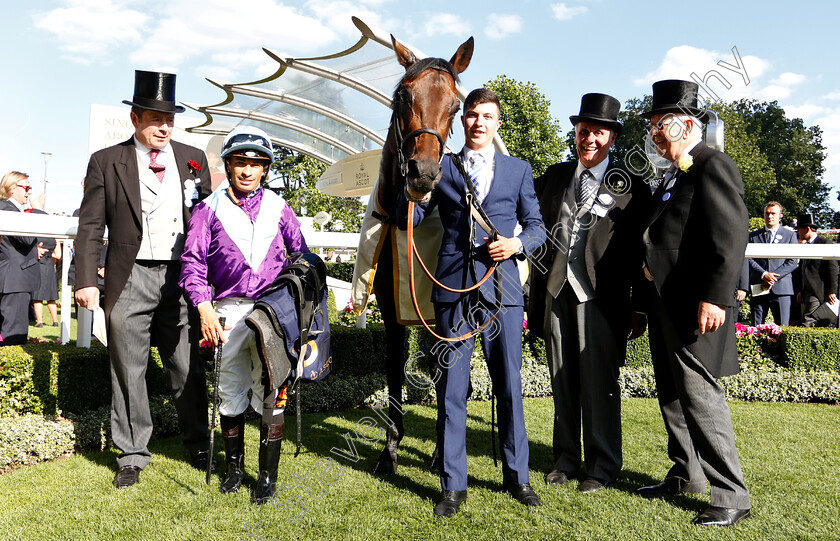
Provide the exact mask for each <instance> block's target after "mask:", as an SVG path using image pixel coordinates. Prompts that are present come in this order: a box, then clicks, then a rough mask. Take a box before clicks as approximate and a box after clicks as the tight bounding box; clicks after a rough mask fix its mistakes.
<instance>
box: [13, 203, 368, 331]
mask: <svg viewBox="0 0 840 541" xmlns="http://www.w3.org/2000/svg"><path fill="white" fill-rule="evenodd" d="M78 228H79V219H78V218H72V217H67V216H51V215H48V214H28V213H23V212H4V211H0V236H2V235H12V236H14V235H18V236H26V237H41V238H53V239H58V240H64V241H73V240H75V238H76V232H77V230H78ZM303 234H304V237H305V238H306V244H307V245H308V246H309V247H310V248H353V249H355V248H356V247H357V246H358V245H359V234H358V233H331V232H326V233H321V232H316V231H304V232H303ZM70 244H71V242H64V247H63V250H62V255H61V257H62V261H63V264H62V265H61V299H60V300H61V316H60V317H59V320H60V323H59V326H60V329H61V343H62V344H66V343H67V342H69V341H70V313H71V311H72V309H71V306H72V301H71V294H72V291H71V288H70V287H69V286H68V284H67V279H68V272H69V270H70V260H71V259H72V251H71V247H70ZM77 315H78V321H77V325H76V345H77V346H79V347H89V346H90V328H91V321H92V319H91V312H90V311H88V310H85V309H84V308H79V310H78V312H77ZM65 316H66V317H65Z"/></svg>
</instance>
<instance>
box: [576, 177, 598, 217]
mask: <svg viewBox="0 0 840 541" xmlns="http://www.w3.org/2000/svg"><path fill="white" fill-rule="evenodd" d="M590 178H592V173H590V172H589V169H584V170H583V172H582V173H581V174H580V179H578V185H577V190H576V192H575V202H576V203H577V208H578V209H581V208H583V206H584V205H585V204H586V202H587V201H589V197H590V196H591V195H592V193H593V192H594V191H595V189H596V187H595V183H594V182H589V179H590Z"/></svg>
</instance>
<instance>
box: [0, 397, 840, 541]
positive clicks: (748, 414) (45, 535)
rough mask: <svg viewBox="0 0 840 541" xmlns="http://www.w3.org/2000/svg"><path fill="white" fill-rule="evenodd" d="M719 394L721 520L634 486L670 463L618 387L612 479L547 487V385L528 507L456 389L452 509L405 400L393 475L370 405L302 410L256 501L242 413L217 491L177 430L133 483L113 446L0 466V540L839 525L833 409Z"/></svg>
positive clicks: (534, 425)
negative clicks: (741, 500) (0, 470)
mask: <svg viewBox="0 0 840 541" xmlns="http://www.w3.org/2000/svg"><path fill="white" fill-rule="evenodd" d="M731 408H732V412H733V417H734V422H735V429H736V437H737V443H738V448H739V450H740V455H741V461H742V463H743V467H744V471H745V474H746V480H747V485H748V486H749V488H750V490H751V492H752V501H753V511H754V512H753V518H751V519H750V520H748V521H746V522H743V523H741V524H739V525H738V526H737V527H735V528H729V529H715V528H699V527H697V526H693V525H692V524H691V519H692V518H693V517H694V516H695V515H696V514H697V513H699V512H700V511H702V510H703V509H704V508H705V507H706V506H707V505H708V495H703V496H680V497H675V498H670V499H665V500H645V499H643V498H640V497H638V496H636V495H635V494H634V491H635V489H636V488H638V487H640V486H643V485H647V484H652V483H655V482H658V481H659V480H660V479H661V478H662V477H663V475H664V474H665V472H666V470H667V468H668V466H669V464H668V460H667V457H666V452H665V431H664V428H663V425H662V420H661V418H660V416H659V410H658V407H657V403H656V401H655V400H648V399H630V400H625V401H624V402H623V417H624V455H625V459H624V469H623V471H622V475H621V478H620V480H619V482H618V483H617V484H616V485H615V487H614V488H612V489H610V490H607V491H602V492H600V493H597V494H580V493H578V492H577V491H576V490H575V486H576V483H574V482H573V483H570V484H569V485H567V486H565V487H559V488H557V487H548V486H546V485H545V484H544V483H543V482H542V477H543V475H544V474H545V472H546V471H548V470H549V469H550V467H551V463H552V459H551V456H552V452H551V417H552V413H553V405H552V402H551V399H550V398H548V399H528V400H526V403H525V413H526V421H527V423H528V433H529V436H530V441H531V467H532V468H533V469H532V471H531V478H532V484H533V485H534V487H535V489H536V491H537V493H538V494H539V495H540V497H541V498H542V503H543V505H542V507H540V508H536V509H533V508H525V507H523V506H521V505H519V504H518V503H516V502H515V501H514V500H513V499H512V498H510V497H509V496H508V495H507V494H506V493H503V492H502V491H501V467H499V468H495V467H494V466H493V460H492V455H491V451H490V433H489V430H490V412H489V403H470V406H469V414H470V416H469V421H468V422H469V425H468V445H469V449H468V453H469V471H470V489H469V490H470V492H469V499H468V500H467V502H466V503H465V504H464V505H463V506H462V512H461V513H459V514H457V515H456V516H455V517H452V518H450V519H448V520H439V519H435V518H434V517H433V514H432V508H433V506H434V502H435V500H436V499H437V497H438V494H439V487H440V485H439V481H438V478H437V476H436V475H434V474H432V473H431V472H430V471H429V470H428V469H427V467H426V465H427V462H428V457H429V455H430V453H431V451H432V449H433V447H434V425H435V409H434V407H431V406H413V407H408V408H407V413H406V425H407V435H406V437H405V439H404V440H403V443H402V447H401V455H400V458H401V463H400V468H399V472H398V475H396V476H394V477H392V478H388V479H378V478H375V477H372V476H371V475H370V474H369V473H368V472H369V471H370V470H371V468H372V466H373V463H374V461H375V460H376V457H377V456H378V454H379V452H380V449H381V443H380V442H379V441H375V442H372V443H371V442H370V441H366V440H365V439H364V438H368V439H369V440H374V439H375V438H376V436H378V435H379V434H378V433H377V429H378V428H381V427H382V426H384V425H383V422H382V421H381V419H380V418H379V417H378V416H377V415H376V414H375V413H374V412H372V411H371V410H350V411H344V412H340V413H335V414H311V415H304V417H303V441H304V448H303V450H302V452H301V454H300V456H298V457H297V458H294V456H293V454H294V445H293V442H285V443H286V445H285V446H284V452H283V455H282V457H281V460H280V469H281V470H280V480H281V481H280V484H282V483H287V486H285V487H283V489H282V491H281V492H279V493H278V496H277V497H276V498H275V501H274V502H272V503H271V504H267V505H265V506H262V507H260V508H258V507H256V506H253V505H251V504H250V502H249V490H248V488H250V487H251V486H253V484H254V470H255V469H256V466H257V447H258V443H257V439H258V430H257V427H256V426H255V425H254V424H249V425H248V429H247V432H246V470H247V476H246V486H244V487H243V489H242V490H240V492H239V493H237V494H234V495H222V494H220V493H219V492H218V485H219V477H218V476H217V475H214V476H213V478H212V481H211V486H209V487H208V486H206V485H205V484H204V475H203V474H202V473H200V472H198V471H195V470H193V469H191V468H190V467H189V466H188V464H187V463H186V462H185V460H186V458H187V457H186V451H185V450H183V448H182V447H181V445H180V443H179V440H178V439H177V438H170V439H166V440H162V441H157V442H154V443H153V445H152V446H151V451H152V453H153V459H152V463H151V464H150V465H149V466H148V467H147V468H146V469H145V470H144V471H143V474H142V475H141V481H140V483H139V484H138V485H136V486H134V487H131V488H128V489H125V490H120V491H117V490H116V489H114V488H113V487H112V486H111V480H112V478H113V476H114V472H115V456H116V451H113V450H111V451H106V452H99V453H85V454H81V455H76V456H73V457H71V458H69V459H66V460H58V461H54V462H51V463H45V464H39V465H36V466H32V467H27V468H22V469H19V470H16V471H13V472H11V473H8V474H5V475H0V539H15V540H18V539H44V540H50V541H54V540H63V539H68V540H70V539H72V540H79V539H84V540H93V539H103V540H117V539H119V540H123V539H130V540H134V539H149V540H156V539H167V540H169V539H172V540H181V539H190V540H216V539H224V540H231V541H235V540H241V539H265V540H270V539H277V540H283V539H342V540H351V539H363V540H366V541H373V540H379V539H412V540H423V541H425V540H430V539H441V540H454V539H471V540H473V539H506V540H518V539H627V540H629V539H754V540H768V539H774V540H775V539H820V540H822V539H840V445H838V434H840V408H838V407H836V406H827V405H815V404H772V403H733V404H731ZM293 425H294V421H293V420H291V422H290V423H289V425H288V426H287V430H286V433H287V436H289V437H290V438H291V439H293V438H294V432H295V431H294V427H293ZM217 435H218V433H217ZM219 439H220V438H217V446H218V447H217V448H218V449H220V448H221V442H220V441H219ZM354 448H355V452H354ZM325 457H329V458H331V459H333V460H334V462H331V461H329V460H327V458H325ZM319 461H320V462H319ZM222 469H223V468H222ZM246 487H248V488H246Z"/></svg>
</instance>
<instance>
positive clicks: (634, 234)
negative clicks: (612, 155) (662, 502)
mask: <svg viewBox="0 0 840 541" xmlns="http://www.w3.org/2000/svg"><path fill="white" fill-rule="evenodd" d="M620 107H621V104H620V103H619V101H618V100H617V99H615V98H613V97H611V96H607V95H605V94H586V95H584V96H583V98H582V99H581V105H580V114H578V115H576V116H572V117H570V120H571V121H572V124H573V125H574V128H575V150H576V151H577V155H578V159H577V160H576V161H570V162H564V163H558V164H555V165H552V166H551V167H549V168H548V169H547V170H546V172H545V174H543V175H542V176H541V177H540V178H538V179H537V180H536V182H535V188H536V192H537V198H538V199H539V202H540V212H541V214H542V216H543V221H544V222H545V226H546V229H547V230H548V235H547V237H548V238H549V242H546V244H545V245H544V249H543V251H542V254H541V257H540V258H539V259H538V260H536V261H535V262H534V264H533V265H532V269H533V274H532V281H531V288H530V296H529V304H528V327H529V329H531V331H532V332H534V333H536V334H538V335H542V336H543V337H544V338H545V341H546V351H547V354H548V361H549V368H550V370H551V385H552V390H553V394H554V466H553V469H552V471H551V472H550V473H549V474H548V475H546V478H545V480H546V483H548V484H550V485H561V484H565V483H567V482H568V481H569V480H570V479H572V478H576V477H578V476H579V475H581V474H580V469H581V462H582V461H581V444H580V440H581V417H582V418H583V451H584V454H585V456H586V472H585V474H584V475H582V476H581V479H582V481H581V482H580V484H579V485H578V490H579V491H581V492H595V491H598V490H601V489H603V488H605V487H607V486H609V485H610V484H611V483H613V482H614V481H615V480H616V478H617V477H618V473H619V471H620V470H621V464H622V455H621V394H620V391H619V386H618V369H619V366H621V365H623V364H624V354H625V349H626V346H627V335H628V330H629V326H628V324H629V322H630V319H631V312H630V282H631V277H633V276H634V275H639V269H640V268H641V252H640V250H639V249H638V247H639V239H640V238H641V227H640V223H641V219H642V217H643V211H644V210H645V206H646V204H647V202H648V201H649V199H650V188H649V187H648V185H647V184H646V183H645V182H644V181H643V180H642V179H641V178H640V177H635V176H631V175H629V174H628V173H627V172H626V171H623V170H621V169H619V168H617V167H616V166H615V164H613V163H611V162H610V159H609V157H608V155H609V151H610V148H612V146H613V144H614V143H615V138H616V136H617V135H618V134H620V133H621V124H620V123H619V121H618V111H619V109H620ZM546 292H547V294H546ZM633 327H634V332H633V337H636V336H639V335H640V334H641V333H642V332H644V321H643V317H642V318H639V316H638V315H636V317H635V318H634V325H633Z"/></svg>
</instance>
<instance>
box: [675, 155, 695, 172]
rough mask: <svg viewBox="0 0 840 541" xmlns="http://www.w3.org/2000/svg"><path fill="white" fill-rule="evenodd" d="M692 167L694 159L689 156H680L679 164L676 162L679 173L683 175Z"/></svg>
mask: <svg viewBox="0 0 840 541" xmlns="http://www.w3.org/2000/svg"><path fill="white" fill-rule="evenodd" d="M692 165H694V158H692V157H691V154H683V155H682V156H680V160H679V162H677V167H679V168H680V171H682V172H683V173H685V172H686V171H688V170H689V169H690V168H691V166H692Z"/></svg>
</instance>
